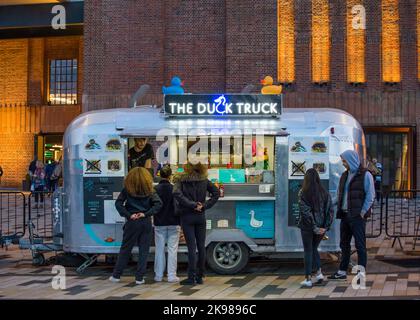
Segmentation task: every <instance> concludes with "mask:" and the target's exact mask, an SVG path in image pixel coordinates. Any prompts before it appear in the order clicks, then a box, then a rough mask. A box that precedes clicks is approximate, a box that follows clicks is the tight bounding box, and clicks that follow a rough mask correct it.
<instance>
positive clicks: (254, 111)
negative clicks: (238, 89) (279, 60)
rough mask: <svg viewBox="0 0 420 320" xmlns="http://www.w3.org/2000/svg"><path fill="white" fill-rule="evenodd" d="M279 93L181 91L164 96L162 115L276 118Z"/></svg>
mask: <svg viewBox="0 0 420 320" xmlns="http://www.w3.org/2000/svg"><path fill="white" fill-rule="evenodd" d="M282 105H283V98H282V95H262V94H221V95H208V94H205V95H204V94H184V95H175V94H174V95H165V96H164V112H165V115H166V116H170V117H172V116H216V117H226V116H249V117H252V116H259V117H260V116H268V117H278V116H280V114H281V109H282Z"/></svg>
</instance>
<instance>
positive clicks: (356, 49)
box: [346, 0, 366, 84]
mask: <svg viewBox="0 0 420 320" xmlns="http://www.w3.org/2000/svg"><path fill="white" fill-rule="evenodd" d="M365 17H366V14H365V10H364V7H363V1H362V0H347V45H346V50H347V82H348V83H351V84H358V83H364V82H366V76H365V46H366V38H365V30H366V26H365V22H366V19H365Z"/></svg>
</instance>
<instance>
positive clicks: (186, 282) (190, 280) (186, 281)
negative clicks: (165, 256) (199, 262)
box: [179, 278, 195, 286]
mask: <svg viewBox="0 0 420 320" xmlns="http://www.w3.org/2000/svg"><path fill="white" fill-rule="evenodd" d="M179 284H180V285H183V286H193V285H194V284H195V281H194V278H187V279H184V280H182V281H181V282H180V283H179Z"/></svg>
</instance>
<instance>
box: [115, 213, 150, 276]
mask: <svg viewBox="0 0 420 320" xmlns="http://www.w3.org/2000/svg"><path fill="white" fill-rule="evenodd" d="M123 230H124V232H123V241H122V245H121V248H120V253H119V254H118V259H117V263H116V264H115V267H114V273H113V276H114V278H120V277H121V275H122V273H123V271H124V269H125V267H126V266H127V264H128V260H129V259H130V256H131V251H132V250H133V247H134V246H136V245H137V246H138V247H139V260H138V262H137V271H136V280H139V281H141V280H143V277H144V275H145V274H146V267H147V257H148V255H149V249H150V244H151V241H152V235H153V234H152V222H151V219H150V218H142V219H139V220H128V221H127V222H126V223H125V225H124V228H123Z"/></svg>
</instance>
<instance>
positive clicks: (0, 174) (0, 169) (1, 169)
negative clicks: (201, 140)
mask: <svg viewBox="0 0 420 320" xmlns="http://www.w3.org/2000/svg"><path fill="white" fill-rule="evenodd" d="M1 177H3V168H2V167H1V166H0V185H1Z"/></svg>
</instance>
